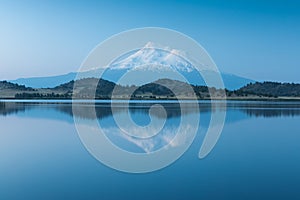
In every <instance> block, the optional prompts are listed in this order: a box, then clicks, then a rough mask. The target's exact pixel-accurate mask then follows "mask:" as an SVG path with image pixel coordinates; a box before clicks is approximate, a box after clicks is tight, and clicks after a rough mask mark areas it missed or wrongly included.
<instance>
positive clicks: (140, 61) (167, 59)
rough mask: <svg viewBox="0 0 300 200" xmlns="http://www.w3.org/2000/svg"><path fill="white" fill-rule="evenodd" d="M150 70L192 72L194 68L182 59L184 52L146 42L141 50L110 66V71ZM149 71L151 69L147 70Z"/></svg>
mask: <svg viewBox="0 0 300 200" xmlns="http://www.w3.org/2000/svg"><path fill="white" fill-rule="evenodd" d="M147 66H148V68H151V67H155V68H156V69H161V70H166V68H169V69H172V70H177V71H192V70H193V69H194V67H193V66H192V65H191V64H190V63H189V62H188V61H187V60H186V59H185V58H184V52H182V51H180V50H177V49H171V48H169V47H162V46H160V45H157V44H155V43H153V42H148V43H147V44H146V45H145V46H144V47H143V48H141V49H139V50H137V51H134V52H132V53H129V55H128V56H125V57H124V56H123V57H122V59H117V60H116V61H115V62H113V63H112V64H111V66H110V68H111V69H134V70H139V69H141V68H145V67H146V68H147ZM149 70H151V69H149Z"/></svg>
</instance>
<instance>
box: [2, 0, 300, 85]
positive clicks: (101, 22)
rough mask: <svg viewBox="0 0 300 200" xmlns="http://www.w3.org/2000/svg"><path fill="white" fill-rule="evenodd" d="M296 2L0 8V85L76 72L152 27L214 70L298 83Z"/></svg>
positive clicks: (216, 0)
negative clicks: (173, 33) (199, 53)
mask: <svg viewBox="0 0 300 200" xmlns="http://www.w3.org/2000/svg"><path fill="white" fill-rule="evenodd" d="M299 10H300V1H292V0H286V1H284V0H280V1H279V0H274V1H267V0H261V1H258V0H252V1H250V0H245V1H239V0H228V1H220V0H210V1H155V0H153V1H147V2H146V1H107V2H104V1H67V0H65V1H64V0H63V1H59V0H53V1H6V0H4V1H2V0H0V27H1V29H0V38H1V40H0V79H2V80H3V79H15V78H19V77H32V76H48V75H57V74H64V73H68V72H71V71H76V70H77V69H78V68H79V66H80V64H81V62H82V61H83V60H84V58H85V57H86V56H87V55H88V53H89V52H90V51H91V50H92V49H93V48H94V47H95V46H96V45H97V44H98V43H100V42H101V41H103V40H105V39H106V38H108V37H109V36H111V35H113V34H116V33H119V32H121V31H125V30H128V29H132V28H139V27H147V26H155V27H165V28H170V29H174V30H177V31H180V32H182V33H184V34H187V35H189V36H190V37H192V38H194V39H195V40H196V41H198V42H199V43H200V44H201V45H202V46H203V47H204V48H205V49H206V50H207V51H208V52H209V54H210V55H211V56H212V58H213V59H214V61H215V62H216V64H217V65H218V67H219V69H220V70H221V71H224V72H229V73H233V74H236V75H241V76H244V77H247V78H252V79H256V80H273V81H285V82H300V79H299V72H300V66H299V64H300V12H299Z"/></svg>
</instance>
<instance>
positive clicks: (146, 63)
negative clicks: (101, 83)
mask: <svg viewBox="0 0 300 200" xmlns="http://www.w3.org/2000/svg"><path fill="white" fill-rule="evenodd" d="M154 46H155V45H154V44H153V43H151V42H149V43H147V44H146V45H145V46H144V47H143V48H142V49H140V50H137V51H133V52H130V53H128V54H126V55H123V56H121V57H120V58H118V59H116V60H115V61H114V62H112V64H111V65H110V66H109V68H108V69H106V70H105V71H104V69H103V68H97V69H94V70H90V71H85V72H79V73H78V77H80V78H97V75H98V74H99V73H103V75H102V77H101V78H103V79H106V80H109V81H112V82H114V83H119V84H121V85H137V86H140V85H143V84H145V83H151V82H154V81H156V80H158V79H164V78H168V79H173V80H179V81H185V80H184V79H183V77H184V78H185V79H186V81H187V82H188V83H190V84H193V85H206V83H205V81H204V79H203V78H202V76H201V74H202V75H203V76H205V77H208V79H210V80H212V82H213V80H214V79H215V78H216V77H217V75H218V74H217V72H216V71H213V70H211V69H209V68H208V67H207V66H206V65H205V64H199V66H201V74H200V73H199V72H198V71H197V70H196V69H195V68H194V67H193V66H192V64H191V63H189V62H188V61H187V60H186V59H185V53H184V52H181V51H179V50H175V49H170V48H167V47H164V48H161V49H157V48H155V47H154ZM177 72H179V75H178V73H177ZM125 74H126V75H125ZM124 75H125V76H124ZM221 76H222V78H223V81H224V85H225V88H227V89H230V90H235V89H239V88H241V87H243V86H244V85H246V84H248V83H253V82H255V81H253V80H251V79H247V78H243V77H240V76H236V75H233V74H228V73H221ZM75 77H76V73H75V72H71V73H68V74H65V75H60V76H50V77H35V78H21V79H16V80H12V81H10V82H12V83H17V84H22V85H26V86H28V87H33V88H51V87H55V86H58V85H60V84H63V83H67V82H69V81H71V80H74V79H75ZM119 80H120V81H119Z"/></svg>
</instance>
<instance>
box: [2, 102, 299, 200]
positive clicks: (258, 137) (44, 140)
mask: <svg viewBox="0 0 300 200" xmlns="http://www.w3.org/2000/svg"><path fill="white" fill-rule="evenodd" d="M155 103H157V102H142V103H141V102H132V103H131V104H130V109H129V111H130V114H131V117H132V119H133V120H134V121H135V122H136V123H137V124H139V125H141V126H143V125H147V124H148V123H149V122H150V118H149V115H148V114H149V108H150V107H151V105H153V104H155ZM160 103H162V105H163V106H164V107H165V109H166V114H167V120H166V124H165V127H164V130H165V132H162V134H166V135H165V136H169V137H173V135H172V134H173V132H174V127H175V128H176V126H178V124H179V123H180V116H181V115H185V116H187V117H191V118H194V117H198V116H199V115H200V124H199V126H200V128H199V131H198V133H197V135H196V138H195V140H194V142H193V144H192V145H191V147H190V148H189V149H188V151H187V152H186V153H185V154H184V155H183V156H182V157H181V158H180V159H179V160H177V161H176V162H175V163H173V164H172V165H170V166H168V167H166V168H164V169H162V170H159V171H156V172H152V173H147V174H128V173H123V172H119V171H116V170H114V169H111V168H108V167H107V166H105V165H103V164H101V163H100V162H98V161H97V160H96V159H95V158H94V157H93V156H92V155H91V154H89V153H88V151H87V150H86V149H85V147H84V146H83V144H82V143H81V141H80V139H79V136H78V134H77V132H76V129H75V126H74V120H73V112H72V105H71V104H70V102H69V101H60V102H54V101H47V102H36V101H27V102H18V101H14V102H11V101H10V102H0V126H1V132H0V160H1V161H0V199H201V198H202V199H299V198H300V191H299V188H300V173H299V169H300V149H299V146H300V124H299V122H300V120H299V119H300V102H251V101H244V102H235V101H229V102H228V103H227V107H224V106H222V105H223V104H221V103H218V102H215V103H214V105H213V106H211V104H210V102H208V101H204V102H200V103H199V108H200V113H198V112H195V111H194V110H195V109H193V108H188V109H186V110H185V112H184V113H181V110H180V107H179V105H178V104H177V103H176V102H168V101H166V102H160ZM79 108H80V109H81V110H80V111H82V112H76V114H77V115H78V116H77V117H80V118H82V119H84V120H86V122H87V123H88V122H89V121H92V120H97V121H98V122H99V124H100V125H101V126H102V127H104V128H105V130H106V133H105V134H106V136H107V137H108V138H109V139H110V140H111V141H112V142H113V143H114V144H116V145H118V146H120V147H121V148H123V149H126V150H127V151H131V152H136V153H145V152H151V151H155V150H157V149H159V148H161V147H162V146H164V145H165V143H164V142H166V140H163V139H162V138H166V137H160V136H159V135H158V136H156V138H152V140H149V141H147V142H144V143H139V142H138V141H134V140H130V139H129V138H126V137H122V135H121V134H120V133H119V132H118V131H117V127H116V124H115V123H114V118H113V116H112V112H111V107H110V103H109V101H100V102H97V104H96V115H97V119H94V118H93V115H91V112H89V111H90V110H91V109H93V107H92V105H91V104H89V103H88V102H81V104H80V105H79ZM125 110H126V109H124V107H122V103H120V106H119V108H118V109H117V114H118V115H122V114H124V112H125ZM212 112H226V114H227V116H226V122H225V126H224V130H223V132H222V135H221V137H220V139H219V141H218V143H217V144H216V146H215V147H214V149H213V150H212V151H211V153H210V154H209V155H208V156H207V157H205V158H204V159H199V157H198V153H199V148H200V146H201V144H202V142H203V138H204V136H205V133H206V130H207V128H208V125H209V120H210V117H211V113H212ZM154 117H155V118H156V119H157V120H163V115H162V114H161V113H157V114H156V115H154Z"/></svg>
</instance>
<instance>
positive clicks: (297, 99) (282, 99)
mask: <svg viewBox="0 0 300 200" xmlns="http://www.w3.org/2000/svg"><path fill="white" fill-rule="evenodd" d="M127 101H129V102H134V103H138V102H170V103H173V102H174V103H175V102H178V101H183V102H195V101H197V102H202V101H203V102H207V101H212V102H217V101H221V102H226V101H236V102H245V101H253V102H258V101H265V102H300V97H278V98H270V97H261V98H249V97H248V98H245V97H239V98H236V97H234V98H233V97H229V98H214V99H210V98H203V99H192V98H179V99H175V98H156V99H154V98H135V99H130V100H129V99H125V98H115V99H70V98H48V99H47V98H45V99H44V98H42V99H16V98H0V102H19V103H22V102H24V103H27V102H28V103H34V102H37V103H38V102H41V103H56V102H57V103H64V102H65V103H72V102H74V103H92V102H95V103H102V102H103V103H109V102H127Z"/></svg>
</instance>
